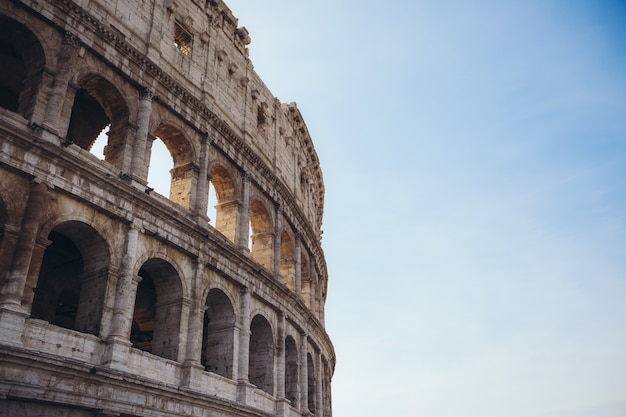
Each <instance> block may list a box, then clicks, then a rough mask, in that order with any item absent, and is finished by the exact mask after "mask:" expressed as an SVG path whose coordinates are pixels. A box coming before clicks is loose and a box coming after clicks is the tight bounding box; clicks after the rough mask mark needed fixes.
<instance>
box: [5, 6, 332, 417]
mask: <svg viewBox="0 0 626 417" xmlns="http://www.w3.org/2000/svg"><path fill="white" fill-rule="evenodd" d="M249 42H250V37H249V34H248V31H247V30H246V29H245V28H244V27H238V21H237V19H236V18H235V17H234V16H233V14H232V12H231V10H230V9H229V8H228V7H227V6H226V5H225V4H224V3H223V2H222V1H221V0H158V1H156V0H133V1H131V0H75V1H72V0H0V415H2V416H11V417H23V416H37V417H42V416H64V417H86V416H90V417H92V416H151V417H155V416H156V417H164V416H195V417H204V416H207V417H208V416H311V415H315V416H331V414H332V413H331V395H330V380H331V376H332V373H333V370H334V365H335V354H334V351H333V347H332V344H331V341H330V339H329V338H328V335H327V334H326V332H325V330H324V302H325V299H326V289H327V278H328V276H327V270H326V263H325V260H324V254H323V251H322V248H321V223H322V214H323V209H324V201H323V199H324V184H323V180H322V173H321V171H320V165H319V161H318V158H317V154H316V152H315V149H314V147H313V143H312V142H311V138H310V136H309V133H308V130H307V127H306V125H305V124H304V121H303V119H302V115H301V114H300V112H299V110H298V108H297V107H296V105H295V104H293V103H291V104H285V103H281V102H280V101H279V100H278V99H277V98H275V97H274V96H273V95H272V94H271V92H270V90H269V89H268V88H267V87H266V86H265V85H264V83H263V81H262V80H261V79H260V78H259V76H258V75H257V74H256V73H255V72H254V70H253V66H252V63H251V62H250V59H249V58H248V49H247V45H248V43H249ZM98 138H104V141H105V142H106V146H104V147H103V150H102V151H100V154H98V152H96V151H95V146H94V143H96V142H98V140H101V139H98ZM155 143H157V144H158V143H160V144H163V145H164V146H163V149H167V151H168V152H166V155H167V158H166V159H167V161H168V163H167V164H164V163H163V162H161V161H160V160H158V159H156V157H155V155H156V154H157V152H156V151H155V149H156V147H153V144H155ZM170 163H171V164H170ZM168 164H170V165H168ZM170 168H171V169H170ZM162 171H164V172H166V173H167V172H169V176H168V178H170V181H171V182H170V186H169V192H162V193H159V192H158V191H157V190H156V187H155V185H154V184H151V183H150V182H149V178H150V175H151V173H155V172H162ZM162 194H167V195H162ZM210 196H214V197H211V198H210Z"/></svg>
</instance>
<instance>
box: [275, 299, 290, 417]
mask: <svg viewBox="0 0 626 417" xmlns="http://www.w3.org/2000/svg"><path fill="white" fill-rule="evenodd" d="M277 328H278V331H277V336H276V339H277V343H276V347H277V348H276V354H277V365H276V416H277V417H283V416H288V415H289V400H287V398H285V367H286V365H285V360H286V358H285V354H286V352H285V313H284V312H282V311H281V312H279V313H278V323H277ZM292 405H293V404H292Z"/></svg>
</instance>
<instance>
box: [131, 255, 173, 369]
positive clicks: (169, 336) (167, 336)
mask: <svg viewBox="0 0 626 417" xmlns="http://www.w3.org/2000/svg"><path fill="white" fill-rule="evenodd" d="M138 275H139V277H140V278H141V281H140V282H139V284H138V285H137V295H136V297H135V309H134V311H133V323H132V329H131V335H130V341H131V343H132V345H133V347H135V348H137V349H141V350H144V351H146V352H150V353H152V354H153V355H157V356H161V357H163V358H166V359H172V360H178V345H179V340H180V336H179V334H180V318H181V314H182V301H183V300H182V286H181V283H180V278H179V276H178V273H177V272H176V270H175V269H174V267H172V265H170V264H169V263H168V262H167V261H164V260H162V259H150V260H149V261H147V262H146V263H144V264H143V266H142V267H141V268H140V269H139V274H138Z"/></svg>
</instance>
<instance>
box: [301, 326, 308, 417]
mask: <svg viewBox="0 0 626 417" xmlns="http://www.w3.org/2000/svg"><path fill="white" fill-rule="evenodd" d="M307 353H308V338H307V335H306V333H302V337H301V338H300V411H302V414H303V415H308V414H309V362H308V360H307Z"/></svg>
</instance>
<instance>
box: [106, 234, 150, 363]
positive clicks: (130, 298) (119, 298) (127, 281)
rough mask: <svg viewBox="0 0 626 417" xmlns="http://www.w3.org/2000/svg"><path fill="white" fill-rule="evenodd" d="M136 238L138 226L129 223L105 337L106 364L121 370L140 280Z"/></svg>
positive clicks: (127, 348) (126, 350)
mask: <svg viewBox="0 0 626 417" xmlns="http://www.w3.org/2000/svg"><path fill="white" fill-rule="evenodd" d="M138 239H139V229H138V228H137V227H136V226H135V225H133V224H131V225H130V226H129V228H128V231H127V234H126V251H125V252H126V253H125V254H124V256H123V257H122V261H121V262H120V268H119V275H118V277H117V285H116V287H115V300H114V303H113V312H112V314H111V324H110V326H109V328H110V333H109V334H108V337H107V347H106V351H105V354H104V357H103V363H104V364H105V365H108V366H109V367H111V368H116V369H121V370H124V369H125V368H126V359H127V358H128V353H129V351H130V347H131V346H132V343H131V341H130V332H131V328H132V322H133V314H134V310H135V298H136V296H137V285H139V283H140V282H141V277H140V276H138V275H137V274H136V271H135V261H136V256H135V255H136V252H137V244H138V243H137V242H138Z"/></svg>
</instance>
